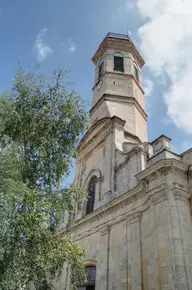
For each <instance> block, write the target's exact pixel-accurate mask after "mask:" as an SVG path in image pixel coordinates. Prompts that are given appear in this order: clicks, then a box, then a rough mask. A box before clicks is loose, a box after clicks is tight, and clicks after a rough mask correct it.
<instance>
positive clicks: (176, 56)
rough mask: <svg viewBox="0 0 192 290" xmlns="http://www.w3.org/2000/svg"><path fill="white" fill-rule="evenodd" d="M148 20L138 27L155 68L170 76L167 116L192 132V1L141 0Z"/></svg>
mask: <svg viewBox="0 0 192 290" xmlns="http://www.w3.org/2000/svg"><path fill="white" fill-rule="evenodd" d="M137 7H138V9H139V12H140V13H141V15H142V16H143V17H144V20H145V23H144V25H143V26H141V27H140V28H139V30H138V33H139V36H140V40H141V51H142V53H143V55H144V58H145V61H146V65H148V66H149V68H150V69H151V71H152V72H153V73H154V74H155V75H157V76H159V77H162V79H164V78H165V77H168V78H169V80H170V86H169V88H163V89H164V101H165V103H166V105H167V117H168V118H170V119H171V120H172V121H173V122H174V124H175V125H176V126H177V127H179V128H182V129H184V130H185V132H187V133H192V121H191V118H192V1H191V0H153V1H152V0H137Z"/></svg>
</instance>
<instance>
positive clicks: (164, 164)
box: [136, 159, 188, 181]
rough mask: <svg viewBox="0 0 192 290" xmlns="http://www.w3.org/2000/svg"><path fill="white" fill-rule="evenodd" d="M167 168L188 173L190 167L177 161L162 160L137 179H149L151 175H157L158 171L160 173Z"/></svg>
mask: <svg viewBox="0 0 192 290" xmlns="http://www.w3.org/2000/svg"><path fill="white" fill-rule="evenodd" d="M166 168H173V169H178V170H181V171H183V172H187V170H188V165H187V164H185V163H183V162H181V161H178V160H176V159H163V160H160V161H158V162H156V163H154V164H152V165H151V166H149V167H147V168H146V169H145V170H143V171H142V172H140V173H138V174H137V175H136V177H137V178H138V179H139V180H140V181H141V180H145V179H147V178H148V177H149V176H150V175H152V174H153V173H155V172H156V171H159V170H161V169H166Z"/></svg>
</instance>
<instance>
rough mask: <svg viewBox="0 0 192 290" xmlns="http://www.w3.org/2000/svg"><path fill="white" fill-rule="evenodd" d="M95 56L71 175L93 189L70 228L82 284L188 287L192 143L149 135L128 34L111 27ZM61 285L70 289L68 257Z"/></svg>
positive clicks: (90, 288)
mask: <svg viewBox="0 0 192 290" xmlns="http://www.w3.org/2000/svg"><path fill="white" fill-rule="evenodd" d="M92 60H93V62H94V64H95V81H94V86H93V106H92V108H91V110H90V115H91V120H92V124H91V126H90V128H89V130H88V131H87V132H86V134H85V135H84V137H83V138H82V140H81V142H80V144H79V146H78V148H77V164H76V175H75V180H74V183H75V184H76V185H77V186H79V187H81V188H83V189H86V190H87V191H88V198H87V200H86V201H85V203H84V206H83V209H82V210H81V211H78V210H77V211H76V214H75V217H74V223H73V228H72V234H73V238H74V240H75V241H76V242H78V243H79V244H80V245H81V246H82V247H84V248H85V249H86V252H87V257H88V260H87V263H86V270H87V280H86V281H82V285H81V288H80V289H81V290H94V289H96V290H125V289H126V290H127V289H128V290H129V289H130V290H165V289H166V290H190V289H192V222H191V188H192V149H189V150H188V151H186V152H184V153H182V154H180V155H178V154H176V153H174V152H172V151H171V145H170V141H171V139H170V138H168V137H167V136H165V135H161V136H160V137H158V138H157V139H156V140H154V141H153V142H148V141H147V128H146V119H147V115H146V113H145V109H144V92H143V89H142V74H141V69H142V67H143V65H144V60H143V58H142V57H141V55H140V54H139V52H138V50H137V49H136V47H135V45H134V44H133V42H132V41H131V40H130V39H129V37H128V36H127V35H121V34H115V33H108V34H107V36H106V37H105V38H104V40H103V41H102V43H101V44H100V46H99V48H98V50H97V51H96V53H95V54H94V56H93V59H92ZM66 225H67V217H66V218H65V220H64V222H63V224H62V225H61V227H60V229H59V232H60V233H62V232H64V231H65V230H66ZM57 289H58V290H70V289H72V288H71V285H70V267H69V265H67V264H66V265H65V266H64V270H63V275H62V277H61V279H60V280H59V281H58V283H57Z"/></svg>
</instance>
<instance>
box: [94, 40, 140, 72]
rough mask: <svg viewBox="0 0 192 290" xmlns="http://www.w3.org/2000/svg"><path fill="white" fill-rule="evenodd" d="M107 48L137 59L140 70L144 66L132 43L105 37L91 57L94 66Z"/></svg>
mask: <svg viewBox="0 0 192 290" xmlns="http://www.w3.org/2000/svg"><path fill="white" fill-rule="evenodd" d="M108 48H113V49H115V50H116V49H118V50H121V51H128V52H131V53H132V55H133V56H134V57H135V58H136V59H137V61H138V63H139V66H140V68H141V67H143V65H144V64H145V61H144V59H143V58H142V56H141V55H140V53H139V51H138V50H137V48H136V46H135V45H134V43H133V42H132V41H130V40H125V39H117V38H112V37H110V38H109V37H107V36H106V37H105V38H104V40H103V41H102V42H101V44H100V45H99V47H98V49H97V51H96V52H95V54H94V56H93V57H92V61H93V63H94V64H97V62H98V60H99V58H100V57H101V55H102V54H103V52H104V51H106V49H108Z"/></svg>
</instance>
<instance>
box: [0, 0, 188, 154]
mask: <svg viewBox="0 0 192 290" xmlns="http://www.w3.org/2000/svg"><path fill="white" fill-rule="evenodd" d="M151 2H152V3H151ZM173 3H174V4H173ZM162 7H163V8H162ZM191 8H192V7H191V0H174V1H171V0H153V1H151V0H134V1H132V0H105V1H103V0H97V1H96V0H95V1H94V0H92V1H91V0H81V1H78V0H70V1H69V0H57V1H53V0H40V1H39V0H38V1H37V0H33V1H26V0H17V1H5V0H4V1H1V3H0V34H1V46H0V65H1V77H0V88H1V89H2V90H3V89H6V88H10V87H11V85H12V79H13V75H14V70H15V68H16V67H17V62H18V61H20V62H21V63H22V65H23V66H24V68H26V69H27V67H28V66H29V65H34V64H36V63H39V62H41V63H42V65H41V68H42V70H43V72H44V73H45V74H47V75H49V74H50V73H51V72H52V70H53V69H55V68H64V69H66V70H71V74H70V78H69V80H70V81H72V82H73V83H74V85H73V88H74V89H75V90H76V91H78V92H79V93H80V94H81V95H82V96H83V97H84V98H86V99H87V100H88V101H89V102H90V104H91V100H92V86H93V78H94V65H93V64H92V62H91V57H92V56H93V54H94V52H95V50H96V49H97V47H98V45H99V44H100V42H101V41H102V39H103V38H104V36H105V35H106V34H107V33H108V32H109V31H110V32H119V33H126V32H127V30H129V31H131V33H132V35H131V38H132V39H133V41H134V42H135V43H136V44H137V46H138V48H139V49H140V51H141V54H142V55H143V56H144V58H145V59H146V66H145V68H144V70H143V77H144V81H145V82H144V84H145V86H146V90H147V91H148V96H146V105H147V112H148V114H149V118H148V136H149V141H152V140H154V139H155V138H157V137H158V136H159V135H161V134H165V135H168V136H169V137H170V138H172V139H173V141H172V144H173V149H174V150H176V151H178V152H179V151H180V152H182V151H184V150H186V149H187V147H188V146H191V144H192V139H191V133H192V120H191V121H190V116H191V113H192V102H191V99H190V97H191V98H192V91H191V85H190V84H192V82H191V81H192V68H191V66H189V65H188V62H189V61H190V59H189V58H188V57H190V58H191V49H192V41H189V38H190V39H192V21H191V20H190V19H191V18H192V15H190V12H189V11H191V10H192V9H191ZM179 21H180V24H179V26H177V25H178V24H177V22H179ZM165 24H166V26H165ZM175 31H176V32H175ZM186 41H188V42H187V47H188V48H185V49H184V47H185V46H184V42H185V43H186ZM181 58H182V61H181ZM179 60H180V61H179ZM184 60H185V61H184ZM191 60H192V59H191ZM190 93H191V95H190Z"/></svg>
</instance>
